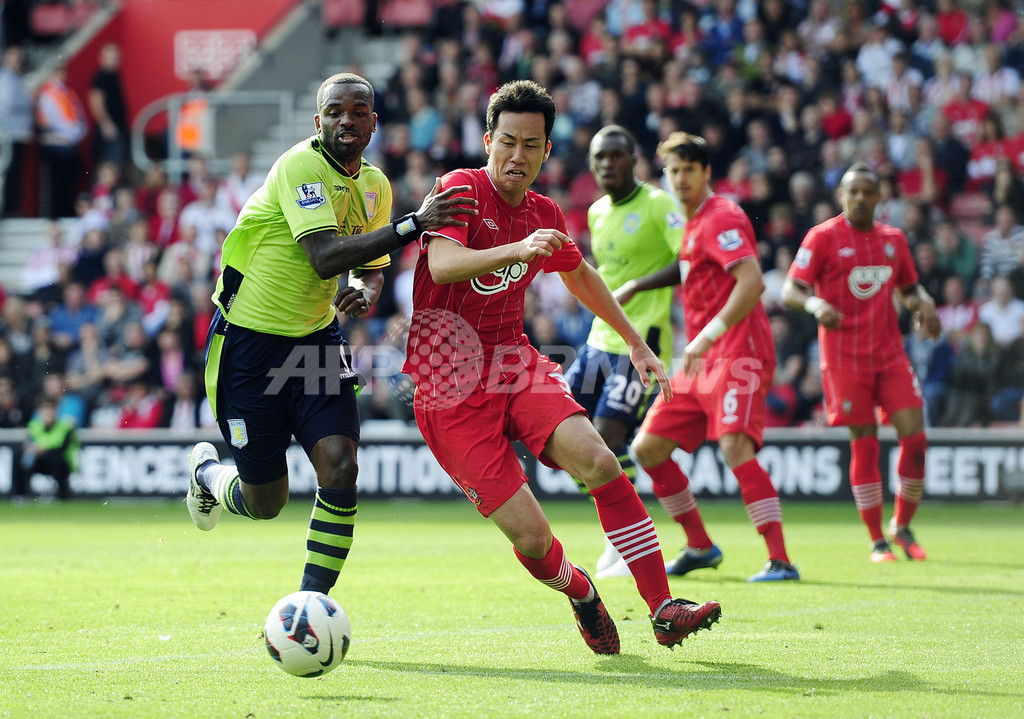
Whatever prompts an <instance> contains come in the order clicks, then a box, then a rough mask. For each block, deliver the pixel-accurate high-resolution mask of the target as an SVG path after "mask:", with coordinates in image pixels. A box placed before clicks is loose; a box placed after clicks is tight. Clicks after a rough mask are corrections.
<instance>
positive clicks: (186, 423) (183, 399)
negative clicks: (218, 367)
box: [160, 372, 217, 430]
mask: <svg viewBox="0 0 1024 719" xmlns="http://www.w3.org/2000/svg"><path fill="white" fill-rule="evenodd" d="M161 408H162V410H163V416H162V417H161V421H160V426H161V427H167V428H169V429H178V430H189V429H195V428H197V427H216V426H217V423H216V420H214V418H213V412H212V411H211V409H210V404H209V402H207V401H206V400H205V394H204V393H201V392H200V387H199V383H198V382H197V380H196V375H195V374H193V373H191V372H183V373H182V374H181V375H179V376H178V379H177V383H176V384H175V386H174V393H173V394H172V395H171V396H170V397H169V398H167V399H166V400H165V401H164V402H163V403H162V405H161Z"/></svg>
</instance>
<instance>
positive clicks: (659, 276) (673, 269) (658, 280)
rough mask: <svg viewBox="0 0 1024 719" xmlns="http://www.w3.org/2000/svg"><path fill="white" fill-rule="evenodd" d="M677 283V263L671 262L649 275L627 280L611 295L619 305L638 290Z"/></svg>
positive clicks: (643, 290)
mask: <svg viewBox="0 0 1024 719" xmlns="http://www.w3.org/2000/svg"><path fill="white" fill-rule="evenodd" d="M678 284H679V263H678V262H673V263H672V264H670V265H665V266H664V267H662V268H661V269H660V270H656V271H654V272H652V273H651V274H649V275H644V276H643V277H637V278H636V279H633V280H627V281H626V282H623V283H622V285H621V286H620V287H619V288H618V289H616V290H615V291H614V292H613V293H612V295H613V296H614V297H615V299H616V300H617V301H618V303H619V304H620V305H624V304H626V303H627V302H629V301H630V300H631V299H633V297H634V296H635V295H636V293H638V292H646V291H647V290H656V289H659V288H661V287H672V286H673V285H678Z"/></svg>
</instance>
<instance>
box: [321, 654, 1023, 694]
mask: <svg viewBox="0 0 1024 719" xmlns="http://www.w3.org/2000/svg"><path fill="white" fill-rule="evenodd" d="M350 663H351V664H353V665H359V666H362V667H367V668H373V669H379V670H383V671H389V672H395V673H398V674H408V673H411V674H420V675H422V674H437V675H441V676H450V677H475V678H481V679H502V678H504V679H520V680H528V681H538V682H550V683H558V684H572V685H575V686H580V685H588V684H592V685H595V686H601V687H607V686H608V685H609V684H619V685H622V686H633V687H636V688H637V689H679V688H680V687H681V686H686V687H687V688H689V689H693V690H698V689H699V690H701V691H705V692H708V691H730V692H731V691H736V690H738V689H739V690H745V689H749V690H751V691H769V692H778V693H785V694H804V695H808V696H812V695H840V694H843V693H845V692H849V691H858V692H865V693H867V692H877V693H889V692H898V691H916V692H932V693H939V694H948V695H950V696H959V697H962V696H963V695H965V694H970V695H976V696H986V697H1012V696H1018V694H1017V693H1015V692H1012V691H1011V692H988V691H972V690H969V689H965V688H963V687H956V688H953V687H950V688H943V687H941V686H935V685H933V684H929V683H928V682H926V681H923V680H921V679H920V678H918V677H917V676H916V675H914V674H912V673H910V672H905V671H897V672H882V673H879V674H873V675H868V676H860V677H853V678H849V679H833V678H829V677H820V676H815V677H807V676H799V675H797V674H792V673H789V672H785V671H781V670H779V669H772V668H768V667H763V666H758V665H755V664H743V663H738V662H732V663H730V662H726V663H719V662H710V661H689V662H687V663H686V665H685V666H683V667H680V668H678V669H676V668H669V667H664V666H655V665H652V664H651V663H650V662H649V661H647V659H645V658H643V657H639V656H635V655H630V654H620V655H618V656H614V657H602V658H601V660H600V663H598V664H596V665H589V664H588V665H587V666H585V667H582V668H581V669H579V670H578V671H576V670H566V669H531V668H526V667H524V668H516V669H508V668H504V667H493V666H487V667H484V666H464V665H452V664H443V663H440V662H395V661H377V660H369V659H362V660H353V661H352V662H350ZM680 682H686V684H685V685H683V684H680ZM311 698H316V697H311ZM321 698H324V699H330V698H331V697H321Z"/></svg>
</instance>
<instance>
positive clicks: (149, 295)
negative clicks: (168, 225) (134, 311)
mask: <svg viewBox="0 0 1024 719" xmlns="http://www.w3.org/2000/svg"><path fill="white" fill-rule="evenodd" d="M138 301H139V309H140V310H141V311H142V319H141V322H142V327H143V329H145V330H146V336H147V337H155V336H156V334H157V332H159V331H160V329H161V328H162V327H163V326H164V323H165V322H166V321H167V316H168V315H169V314H170V311H171V288H170V287H168V286H167V284H166V283H165V282H163V281H162V280H161V279H160V278H159V277H158V276H157V265H156V261H155V260H150V261H149V262H147V263H146V264H145V265H143V278H142V282H140V283H139V285H138Z"/></svg>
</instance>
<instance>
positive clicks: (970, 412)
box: [939, 322, 999, 427]
mask: <svg viewBox="0 0 1024 719" xmlns="http://www.w3.org/2000/svg"><path fill="white" fill-rule="evenodd" d="M998 359H999V350H998V348H997V347H996V344H995V342H993V341H992V332H991V331H990V330H989V327H988V325H987V324H985V323H984V322H979V323H977V324H976V325H974V329H972V330H971V333H970V335H968V339H967V342H966V343H964V346H963V347H961V348H960V352H959V353H958V354H957V357H956V360H955V361H954V363H953V368H952V370H951V371H950V374H949V383H948V392H947V393H946V402H945V406H944V407H943V409H942V416H941V418H940V422H939V424H941V425H942V426H943V427H973V426H976V425H982V426H985V425H987V424H988V403H989V400H990V397H991V395H992V388H993V377H994V375H995V368H996V363H997V362H998Z"/></svg>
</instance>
